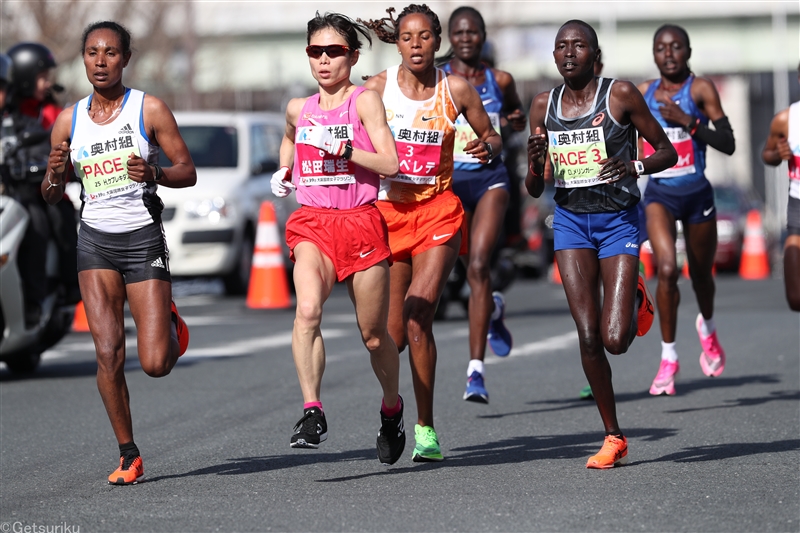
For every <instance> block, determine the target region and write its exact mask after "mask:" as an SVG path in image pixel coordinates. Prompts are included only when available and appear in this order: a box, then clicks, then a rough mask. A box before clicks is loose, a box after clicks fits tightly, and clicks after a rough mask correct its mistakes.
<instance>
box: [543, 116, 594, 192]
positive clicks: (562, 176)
mask: <svg viewBox="0 0 800 533" xmlns="http://www.w3.org/2000/svg"><path fill="white" fill-rule="evenodd" d="M607 157H608V156H607V155H606V139H605V134H604V133H603V128H586V129H582V130H572V131H562V132H553V133H550V162H551V163H552V164H553V177H554V179H555V182H556V187H567V188H573V187H589V186H591V185H596V184H597V183H600V180H599V179H598V177H597V176H598V175H599V174H600V166H601V165H600V161H602V160H604V159H606V158H607Z"/></svg>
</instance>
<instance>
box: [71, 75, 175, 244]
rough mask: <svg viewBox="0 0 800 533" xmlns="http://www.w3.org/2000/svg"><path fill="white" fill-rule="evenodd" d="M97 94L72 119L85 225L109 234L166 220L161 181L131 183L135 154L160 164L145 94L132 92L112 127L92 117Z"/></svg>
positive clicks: (77, 107) (82, 103)
mask: <svg viewBox="0 0 800 533" xmlns="http://www.w3.org/2000/svg"><path fill="white" fill-rule="evenodd" d="M91 103H92V95H89V96H87V97H86V98H84V99H83V100H81V101H80V102H78V103H77V104H75V109H74V111H73V114H72V133H71V135H70V139H71V140H70V148H71V150H72V152H71V154H70V157H71V158H72V164H73V165H74V167H75V173H76V174H77V175H78V178H80V180H81V185H82V187H83V190H82V191H81V200H82V201H83V207H82V208H81V220H82V221H83V223H85V224H87V225H88V226H90V227H92V228H94V229H96V230H99V231H104V232H106V233H126V232H130V231H134V230H137V229H139V228H143V227H144V226H147V225H149V224H152V223H153V222H156V221H158V222H160V221H161V210H162V209H163V204H162V203H161V199H160V198H159V197H158V195H157V194H156V190H158V185H156V184H155V182H147V183H138V182H135V181H133V180H131V179H129V178H128V170H127V168H128V167H127V160H128V157H129V156H130V154H131V153H134V154H136V155H138V156H139V157H141V158H143V159H144V160H146V161H147V162H148V163H150V164H155V163H157V162H158V147H157V146H155V145H153V144H151V143H150V139H149V138H148V137H147V134H146V133H145V131H144V118H143V111H142V110H143V104H144V93H143V92H142V91H137V90H136V89H126V91H125V97H124V99H123V101H122V109H121V110H120V113H119V115H117V117H116V118H115V119H114V120H113V121H111V122H109V123H108V124H103V125H100V124H95V123H94V122H92V119H91V118H90V117H89V107H90V106H91Z"/></svg>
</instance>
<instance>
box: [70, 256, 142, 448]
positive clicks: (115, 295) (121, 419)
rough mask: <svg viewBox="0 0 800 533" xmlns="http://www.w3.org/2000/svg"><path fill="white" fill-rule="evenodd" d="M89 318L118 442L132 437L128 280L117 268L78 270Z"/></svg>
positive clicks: (99, 373) (99, 385)
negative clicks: (127, 342)
mask: <svg viewBox="0 0 800 533" xmlns="http://www.w3.org/2000/svg"><path fill="white" fill-rule="evenodd" d="M78 280H79V283H80V287H81V297H82V298H83V302H84V307H85V309H86V320H87V322H88V324H89V329H90V331H91V333H92V339H93V340H94V346H95V351H96V353H97V389H98V390H99V391H100V397H101V398H102V399H103V405H105V408H106V413H108V419H109V421H110V422H111V428H112V429H113V430H114V435H115V436H116V438H117V442H118V443H119V444H125V443H128V442H132V441H133V424H132V422H131V409H130V395H129V394H128V385H127V383H126V382H125V321H124V315H123V311H124V308H125V283H124V281H123V278H122V274H120V273H119V272H117V271H115V270H103V269H96V270H83V271H81V272H80V273H79V274H78Z"/></svg>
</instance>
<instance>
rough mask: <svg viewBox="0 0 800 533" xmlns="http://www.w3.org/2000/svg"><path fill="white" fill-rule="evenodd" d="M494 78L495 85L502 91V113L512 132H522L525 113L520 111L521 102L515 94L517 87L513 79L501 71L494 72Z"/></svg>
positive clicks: (493, 70)
mask: <svg viewBox="0 0 800 533" xmlns="http://www.w3.org/2000/svg"><path fill="white" fill-rule="evenodd" d="M492 72H494V77H495V79H496V80H497V85H499V86H500V90H501V91H503V112H504V113H505V114H506V120H508V123H509V124H511V128H512V129H513V130H514V131H522V130H524V129H525V111H524V110H523V109H522V101H520V99H519V94H517V85H516V83H515V82H514V77H513V76H512V75H511V74H509V73H508V72H505V71H503V70H495V69H492Z"/></svg>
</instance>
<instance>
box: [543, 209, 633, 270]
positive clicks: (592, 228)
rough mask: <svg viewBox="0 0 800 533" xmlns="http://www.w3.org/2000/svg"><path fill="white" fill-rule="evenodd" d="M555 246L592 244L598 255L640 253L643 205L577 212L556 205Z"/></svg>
mask: <svg viewBox="0 0 800 533" xmlns="http://www.w3.org/2000/svg"><path fill="white" fill-rule="evenodd" d="M553 235H554V239H555V250H556V251H558V250H578V249H582V248H590V249H592V250H596V251H597V258H598V259H605V258H606V257H614V256H615V255H621V254H628V255H635V256H636V257H639V209H638V208H637V207H636V206H633V207H630V208H628V209H625V210H623V211H614V212H609V213H573V212H572V211H569V210H567V209H564V208H563V207H561V206H558V205H557V206H556V213H555V216H554V217H553Z"/></svg>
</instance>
